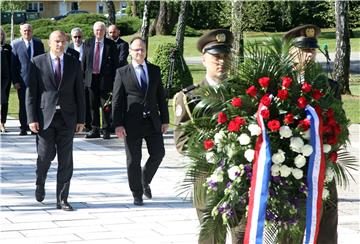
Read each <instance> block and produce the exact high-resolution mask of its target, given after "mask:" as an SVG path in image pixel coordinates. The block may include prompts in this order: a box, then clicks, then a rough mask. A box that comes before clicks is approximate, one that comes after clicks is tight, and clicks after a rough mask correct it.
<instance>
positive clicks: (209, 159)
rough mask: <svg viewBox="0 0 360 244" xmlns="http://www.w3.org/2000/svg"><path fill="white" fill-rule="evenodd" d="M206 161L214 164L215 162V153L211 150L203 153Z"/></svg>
mask: <svg viewBox="0 0 360 244" xmlns="http://www.w3.org/2000/svg"><path fill="white" fill-rule="evenodd" d="M205 158H206V161H207V162H208V163H211V164H214V163H215V153H213V152H207V153H206V154H205Z"/></svg>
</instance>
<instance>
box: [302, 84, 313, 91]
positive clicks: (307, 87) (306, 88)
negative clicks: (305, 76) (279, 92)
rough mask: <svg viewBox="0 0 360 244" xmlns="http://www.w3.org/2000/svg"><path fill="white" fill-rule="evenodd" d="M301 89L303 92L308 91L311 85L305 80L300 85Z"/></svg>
mask: <svg viewBox="0 0 360 244" xmlns="http://www.w3.org/2000/svg"><path fill="white" fill-rule="evenodd" d="M301 90H302V91H303V92H305V93H307V92H310V91H311V85H310V84H309V83H307V82H304V83H303V84H302V86H301Z"/></svg>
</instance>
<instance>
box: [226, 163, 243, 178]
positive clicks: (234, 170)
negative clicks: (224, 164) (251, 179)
mask: <svg viewBox="0 0 360 244" xmlns="http://www.w3.org/2000/svg"><path fill="white" fill-rule="evenodd" d="M227 172H228V175H229V178H230V180H235V179H236V177H238V176H239V175H240V173H241V169H240V167H239V166H232V167H231V168H230V169H228V171H227Z"/></svg>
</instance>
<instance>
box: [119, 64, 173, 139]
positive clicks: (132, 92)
mask: <svg viewBox="0 0 360 244" xmlns="http://www.w3.org/2000/svg"><path fill="white" fill-rule="evenodd" d="M146 65H147V69H148V77H149V83H148V90H147V92H146V94H144V93H143V92H142V90H141V87H140V84H139V82H138V80H137V77H136V74H135V70H134V67H133V65H132V64H128V65H126V66H124V67H121V68H119V69H117V71H116V78H115V84H114V90H113V100H112V106H113V111H112V112H113V125H114V127H115V128H116V127H118V126H124V127H125V129H126V131H127V134H128V135H129V136H131V134H134V133H136V131H137V130H138V128H139V127H141V126H142V124H143V122H144V119H143V111H144V104H145V103H146V104H147V106H148V109H149V110H150V118H151V120H152V122H153V124H154V127H155V130H156V131H161V125H162V124H168V123H169V111H168V107H167V103H166V98H165V91H164V88H163V85H162V81H161V74H160V68H159V67H158V66H156V65H153V64H150V63H147V64H146Z"/></svg>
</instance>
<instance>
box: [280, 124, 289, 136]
mask: <svg viewBox="0 0 360 244" xmlns="http://www.w3.org/2000/svg"><path fill="white" fill-rule="evenodd" d="M279 133H280V138H281V139H282V138H290V137H291V136H292V130H291V129H290V127H289V126H287V125H283V126H281V127H280V131H279Z"/></svg>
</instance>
